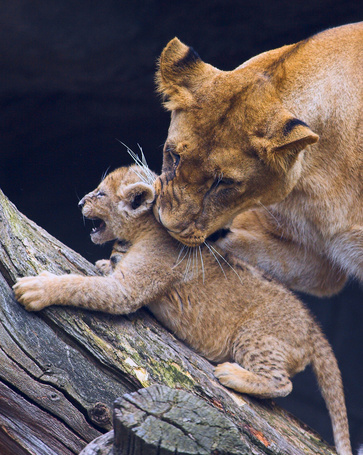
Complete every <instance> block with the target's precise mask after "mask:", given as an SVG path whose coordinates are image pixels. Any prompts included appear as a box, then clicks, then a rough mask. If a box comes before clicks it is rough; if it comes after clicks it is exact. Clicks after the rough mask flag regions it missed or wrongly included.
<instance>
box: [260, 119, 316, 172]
mask: <svg viewBox="0 0 363 455" xmlns="http://www.w3.org/2000/svg"><path fill="white" fill-rule="evenodd" d="M318 140H319V136H318V135H317V134H315V133H314V132H313V131H312V130H311V129H310V128H309V126H308V125H307V124H306V123H305V122H303V121H302V120H299V119H297V118H295V117H293V116H292V115H291V114H289V115H284V116H283V118H281V117H280V119H279V120H278V123H277V124H275V125H273V126H272V129H271V128H270V131H269V133H268V138H267V137H266V136H265V137H263V138H261V139H258V140H257V141H258V142H259V147H258V153H259V155H260V157H261V158H262V160H263V161H265V162H266V164H268V165H270V166H271V167H273V168H274V169H275V170H276V171H278V172H283V173H286V172H287V171H288V170H289V169H290V168H291V167H292V165H293V164H294V163H295V161H296V159H297V158H298V155H299V153H300V152H301V151H302V150H304V148H306V147H307V146H308V145H311V144H315V142H317V141H318ZM261 146H262V147H261Z"/></svg>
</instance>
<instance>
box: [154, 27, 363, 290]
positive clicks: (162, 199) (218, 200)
mask: <svg viewBox="0 0 363 455" xmlns="http://www.w3.org/2000/svg"><path fill="white" fill-rule="evenodd" d="M362 49H363V22H362V23H358V24H351V25H346V26H343V27H338V28H334V29H331V30H327V31H325V32H323V33H320V34H318V35H315V36H313V37H311V38H309V39H306V40H304V41H301V42H299V43H297V44H293V45H288V46H284V47H282V48H280V49H275V50H272V51H269V52H265V53H263V54H261V55H258V56H256V57H254V58H252V59H250V60H248V61H247V62H245V63H244V64H242V65H241V66H239V67H238V68H236V69H235V70H233V71H220V70H218V69H216V68H214V67H213V66H211V65H209V64H207V63H204V62H203V61H202V60H201V59H200V57H199V56H198V54H197V53H196V52H195V51H194V50H193V49H192V48H190V47H187V46H185V45H184V44H182V43H181V42H180V41H179V40H178V39H177V38H174V39H173V40H172V41H170V42H169V44H168V45H167V46H166V48H165V49H164V51H163V53H162V55H161V57H160V63H159V70H158V73H157V83H158V89H159V91H160V92H161V93H162V94H163V96H164V97H165V100H166V101H165V106H166V107H167V109H169V110H171V123H170V128H169V133H168V137H167V140H166V143H165V148H164V158H163V172H162V175H161V176H160V178H159V180H158V182H157V184H156V188H157V194H158V197H157V201H156V204H155V215H156V216H157V217H158V218H159V220H160V222H161V223H162V224H163V225H164V226H165V227H166V228H167V229H168V230H169V232H170V234H171V235H172V236H174V237H175V238H177V239H178V240H179V241H181V242H182V243H184V244H185V245H189V246H196V245H200V244H202V243H203V241H204V240H205V239H206V238H207V237H208V236H209V235H211V234H212V233H213V232H215V231H217V230H218V229H220V228H222V227H224V226H228V225H230V223H231V221H232V220H233V219H234V221H233V223H232V226H231V233H230V235H228V236H226V237H225V238H224V240H223V242H221V247H222V248H223V249H224V250H226V251H232V252H233V253H234V254H237V255H238V256H239V257H240V258H242V259H243V260H246V261H248V262H249V263H251V264H254V265H258V266H259V267H261V268H263V269H264V270H266V271H268V273H269V274H271V275H273V276H275V277H276V278H278V280H279V281H282V282H283V283H285V284H287V285H288V286H289V287H291V288H293V289H296V290H300V291H305V292H308V293H312V294H316V295H331V294H334V293H336V292H338V291H339V290H340V289H341V288H342V287H343V285H344V283H345V281H346V276H347V275H351V276H354V277H356V278H357V279H358V280H360V281H363V154H362V150H363V120H362V119H363V111H362V108H363V90H362V88H363V51H362ZM242 212H243V213H242ZM237 215H238V216H237ZM236 216H237V217H236Z"/></svg>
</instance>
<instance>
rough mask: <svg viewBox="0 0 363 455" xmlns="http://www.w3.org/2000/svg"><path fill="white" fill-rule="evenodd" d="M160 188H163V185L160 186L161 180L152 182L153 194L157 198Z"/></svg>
mask: <svg viewBox="0 0 363 455" xmlns="http://www.w3.org/2000/svg"><path fill="white" fill-rule="evenodd" d="M162 188H163V184H162V181H161V178H160V177H158V178H157V179H156V180H155V182H154V189H155V193H156V195H157V196H159V194H160V193H161V190H162Z"/></svg>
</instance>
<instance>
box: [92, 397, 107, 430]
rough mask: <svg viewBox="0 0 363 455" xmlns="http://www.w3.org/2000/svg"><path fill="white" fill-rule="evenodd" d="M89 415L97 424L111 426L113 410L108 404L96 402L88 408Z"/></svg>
mask: <svg viewBox="0 0 363 455" xmlns="http://www.w3.org/2000/svg"><path fill="white" fill-rule="evenodd" d="M88 415H89V418H90V419H91V421H92V422H93V423H94V424H95V425H99V426H101V427H105V428H107V427H111V411H110V408H109V407H108V406H107V405H106V404H104V403H100V402H97V403H95V404H94V405H93V406H92V408H90V409H89V410H88Z"/></svg>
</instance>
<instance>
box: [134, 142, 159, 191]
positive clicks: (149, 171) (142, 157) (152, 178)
mask: <svg viewBox="0 0 363 455" xmlns="http://www.w3.org/2000/svg"><path fill="white" fill-rule="evenodd" d="M137 146H138V147H139V150H140V153H141V162H142V166H143V168H144V169H145V172H146V174H147V176H148V178H149V180H150V182H149V183H153V182H154V179H155V177H154V176H153V173H152V171H151V170H150V168H149V165H148V164H147V161H146V158H145V155H144V152H143V150H142V147H141V145H140V144H137Z"/></svg>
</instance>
